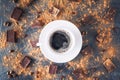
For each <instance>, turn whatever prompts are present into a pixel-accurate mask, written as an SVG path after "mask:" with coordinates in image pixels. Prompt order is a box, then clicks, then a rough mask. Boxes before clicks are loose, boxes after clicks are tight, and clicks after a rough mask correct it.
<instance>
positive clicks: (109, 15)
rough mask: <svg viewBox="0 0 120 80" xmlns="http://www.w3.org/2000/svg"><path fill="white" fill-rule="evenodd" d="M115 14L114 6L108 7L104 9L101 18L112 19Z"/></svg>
mask: <svg viewBox="0 0 120 80" xmlns="http://www.w3.org/2000/svg"><path fill="white" fill-rule="evenodd" d="M115 14H116V10H115V9H114V8H109V9H108V10H107V11H106V13H105V15H104V16H103V18H104V19H105V20H107V21H112V20H113V18H114V16H115Z"/></svg>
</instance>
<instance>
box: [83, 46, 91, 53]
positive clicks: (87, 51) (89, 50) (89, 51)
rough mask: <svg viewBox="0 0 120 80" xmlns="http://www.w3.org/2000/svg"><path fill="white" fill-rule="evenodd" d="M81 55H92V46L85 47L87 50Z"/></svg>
mask: <svg viewBox="0 0 120 80" xmlns="http://www.w3.org/2000/svg"><path fill="white" fill-rule="evenodd" d="M81 53H82V54H83V55H88V54H91V53H92V49H91V47H90V46H87V47H85V48H84V49H83V50H82V51H81Z"/></svg>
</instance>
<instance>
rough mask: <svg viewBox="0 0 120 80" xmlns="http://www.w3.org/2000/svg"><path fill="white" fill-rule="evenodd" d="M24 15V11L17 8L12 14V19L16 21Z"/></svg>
mask: <svg viewBox="0 0 120 80" xmlns="http://www.w3.org/2000/svg"><path fill="white" fill-rule="evenodd" d="M22 13H23V11H22V9H20V8H18V7H15V8H14V10H13V12H12V15H11V18H13V19H15V20H19V19H20V17H21V15H22Z"/></svg>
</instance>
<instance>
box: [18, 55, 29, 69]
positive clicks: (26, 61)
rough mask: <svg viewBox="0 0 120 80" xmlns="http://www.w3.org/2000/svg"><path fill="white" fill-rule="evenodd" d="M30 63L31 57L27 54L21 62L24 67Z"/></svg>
mask: <svg viewBox="0 0 120 80" xmlns="http://www.w3.org/2000/svg"><path fill="white" fill-rule="evenodd" d="M30 63H31V58H30V57H28V56H25V57H24V58H23V60H22V61H21V63H20V64H21V66H22V67H23V68H27V67H28V66H29V64H30Z"/></svg>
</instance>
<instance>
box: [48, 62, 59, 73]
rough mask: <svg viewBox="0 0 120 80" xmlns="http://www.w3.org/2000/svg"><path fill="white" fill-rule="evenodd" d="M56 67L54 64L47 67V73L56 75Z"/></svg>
mask: <svg viewBox="0 0 120 80" xmlns="http://www.w3.org/2000/svg"><path fill="white" fill-rule="evenodd" d="M57 68H58V66H57V65H55V64H52V65H50V67H49V73H50V74H56V72H57Z"/></svg>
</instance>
